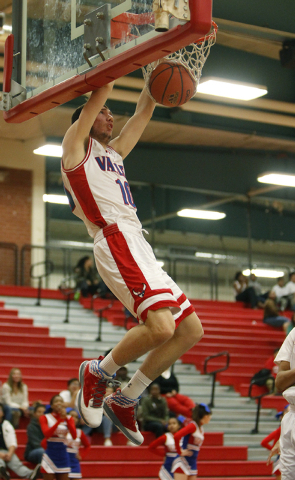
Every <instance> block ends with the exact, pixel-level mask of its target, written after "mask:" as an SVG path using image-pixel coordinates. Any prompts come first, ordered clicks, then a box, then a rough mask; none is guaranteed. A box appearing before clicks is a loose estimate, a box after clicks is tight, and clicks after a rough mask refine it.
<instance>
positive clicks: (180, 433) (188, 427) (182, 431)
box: [174, 422, 197, 455]
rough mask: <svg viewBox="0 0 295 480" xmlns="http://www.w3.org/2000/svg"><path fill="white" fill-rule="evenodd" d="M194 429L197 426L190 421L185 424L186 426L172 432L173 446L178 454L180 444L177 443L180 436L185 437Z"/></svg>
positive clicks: (179, 452)
mask: <svg viewBox="0 0 295 480" xmlns="http://www.w3.org/2000/svg"><path fill="white" fill-rule="evenodd" d="M196 430H197V427H196V425H195V423H192V422H191V423H189V424H188V425H186V427H183V428H181V429H180V430H178V432H176V433H175V434H174V442H175V448H176V451H177V453H178V454H179V455H181V449H180V445H179V442H180V439H181V438H182V437H185V436H186V435H188V434H189V433H195V431H196Z"/></svg>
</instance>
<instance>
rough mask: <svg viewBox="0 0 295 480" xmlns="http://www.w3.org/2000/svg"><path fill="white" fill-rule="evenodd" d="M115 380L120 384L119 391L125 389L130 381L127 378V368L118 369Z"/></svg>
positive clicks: (129, 378)
mask: <svg viewBox="0 0 295 480" xmlns="http://www.w3.org/2000/svg"><path fill="white" fill-rule="evenodd" d="M116 380H118V381H119V382H120V383H121V385H120V389H121V390H122V388H124V387H126V385H127V383H128V382H129V380H131V377H129V376H128V370H127V367H120V368H119V370H117V372H116Z"/></svg>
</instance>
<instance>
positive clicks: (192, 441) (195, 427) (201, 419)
mask: <svg viewBox="0 0 295 480" xmlns="http://www.w3.org/2000/svg"><path fill="white" fill-rule="evenodd" d="M211 416H212V412H211V410H210V408H209V407H208V405H206V404H205V403H199V404H198V405H196V406H195V408H194V409H193V420H192V421H191V422H189V423H188V424H187V425H186V426H185V427H183V428H181V429H180V430H178V432H176V433H175V434H174V441H175V447H176V451H177V453H178V455H179V456H178V457H177V458H176V459H175V460H174V461H173V465H172V469H171V470H172V472H173V473H174V479H175V480H189V479H191V478H193V476H194V475H197V473H198V469H197V458H198V454H199V451H200V447H201V445H202V443H203V441H204V429H203V425H207V424H208V423H209V422H210V420H211ZM181 439H183V442H182V448H181V447H180V440H181Z"/></svg>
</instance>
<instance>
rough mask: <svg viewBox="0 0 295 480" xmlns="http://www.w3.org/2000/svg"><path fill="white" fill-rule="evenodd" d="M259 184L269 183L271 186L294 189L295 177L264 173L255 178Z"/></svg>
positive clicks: (284, 174)
mask: <svg viewBox="0 0 295 480" xmlns="http://www.w3.org/2000/svg"><path fill="white" fill-rule="evenodd" d="M257 180H258V182H260V183H271V184H272V185H282V186H283V187H295V175H288V174H286V173H265V174H264V175H262V176H261V177H258V178H257Z"/></svg>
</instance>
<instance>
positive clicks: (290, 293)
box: [286, 272, 295, 310]
mask: <svg viewBox="0 0 295 480" xmlns="http://www.w3.org/2000/svg"><path fill="white" fill-rule="evenodd" d="M286 295H287V297H288V300H289V304H288V307H290V308H291V310H294V308H295V272H292V273H290V275H289V282H288V283H287V284H286ZM288 307H287V308H288Z"/></svg>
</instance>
